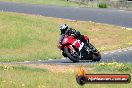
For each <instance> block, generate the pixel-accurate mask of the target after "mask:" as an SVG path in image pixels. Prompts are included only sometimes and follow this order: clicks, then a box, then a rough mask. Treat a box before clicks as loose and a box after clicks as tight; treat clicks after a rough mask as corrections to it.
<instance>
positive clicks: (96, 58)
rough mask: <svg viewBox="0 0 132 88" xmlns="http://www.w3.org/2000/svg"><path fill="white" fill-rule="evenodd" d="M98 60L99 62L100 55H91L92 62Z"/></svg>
mask: <svg viewBox="0 0 132 88" xmlns="http://www.w3.org/2000/svg"><path fill="white" fill-rule="evenodd" d="M100 60H101V54H100V53H99V52H97V53H96V54H93V59H92V61H94V62H99V61H100Z"/></svg>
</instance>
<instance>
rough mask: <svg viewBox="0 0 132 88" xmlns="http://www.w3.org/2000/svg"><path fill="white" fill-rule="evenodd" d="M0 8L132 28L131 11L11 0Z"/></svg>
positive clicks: (0, 3) (1, 3)
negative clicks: (14, 1)
mask: <svg viewBox="0 0 132 88" xmlns="http://www.w3.org/2000/svg"><path fill="white" fill-rule="evenodd" d="M0 10H1V11H9V12H19V13H27V14H35V15H44V16H49V17H58V18H65V19H72V20H81V21H94V22H98V23H105V24H113V25H118V26H123V27H130V28H132V11H123V10H115V9H92V8H77V7H59V6H46V5H45V6H44V5H31V4H25V3H12V2H0Z"/></svg>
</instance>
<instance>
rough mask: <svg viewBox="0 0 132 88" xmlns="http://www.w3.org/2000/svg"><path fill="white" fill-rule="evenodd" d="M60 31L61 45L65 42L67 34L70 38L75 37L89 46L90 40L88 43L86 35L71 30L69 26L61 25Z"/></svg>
mask: <svg viewBox="0 0 132 88" xmlns="http://www.w3.org/2000/svg"><path fill="white" fill-rule="evenodd" d="M60 30H61V36H60V40H59V42H60V43H62V40H63V38H64V36H65V34H67V33H68V35H69V36H75V37H76V38H77V39H79V40H80V41H82V42H83V43H84V44H86V45H88V43H89V40H88V42H87V41H86V39H85V37H84V35H81V34H80V32H79V31H76V30H75V29H72V28H69V26H68V25H67V24H63V25H61V26H60Z"/></svg>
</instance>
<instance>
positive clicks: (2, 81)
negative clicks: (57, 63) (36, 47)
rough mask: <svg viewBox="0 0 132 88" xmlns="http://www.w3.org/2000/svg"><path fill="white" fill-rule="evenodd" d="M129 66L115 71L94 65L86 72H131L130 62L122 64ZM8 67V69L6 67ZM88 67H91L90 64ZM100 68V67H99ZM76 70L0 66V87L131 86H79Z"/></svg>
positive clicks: (111, 87) (112, 87) (92, 87)
mask: <svg viewBox="0 0 132 88" xmlns="http://www.w3.org/2000/svg"><path fill="white" fill-rule="evenodd" d="M124 65H125V66H127V67H129V70H125V72H122V71H120V70H119V71H115V69H112V68H111V70H109V68H108V67H106V68H105V69H103V68H102V66H97V65H94V66H96V68H95V69H94V70H93V71H91V70H89V71H88V73H90V74H94V73H95V74H96V73H99V74H104V73H105V74H107V73H108V74H112V73H114V74H116V73H120V74H124V73H125V74H130V75H132V74H131V72H132V64H124ZM7 67H8V69H7ZM88 67H91V66H90V65H89V66H88ZM97 67H98V68H97ZM20 68H21V69H20ZM99 68H102V69H99ZM66 70H68V69H66ZM76 74H77V72H76V71H75V72H72V73H71V72H65V73H62V72H59V73H56V72H51V71H49V70H46V69H41V70H40V69H38V70H37V69H36V68H35V69H34V68H31V67H23V66H9V65H8V66H7V65H2V66H0V88H66V87H69V88H97V87H100V88H119V87H120V88H131V87H132V83H129V84H86V85H84V86H80V85H78V84H77V83H76V78H75V76H76Z"/></svg>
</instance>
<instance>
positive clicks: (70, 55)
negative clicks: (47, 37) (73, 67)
mask: <svg viewBox="0 0 132 88" xmlns="http://www.w3.org/2000/svg"><path fill="white" fill-rule="evenodd" d="M64 52H65V54H66V56H67V57H68V58H69V59H70V60H71V61H73V62H74V63H76V62H79V58H77V57H74V56H73V55H72V54H71V53H70V49H69V48H67V47H65V48H64Z"/></svg>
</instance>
